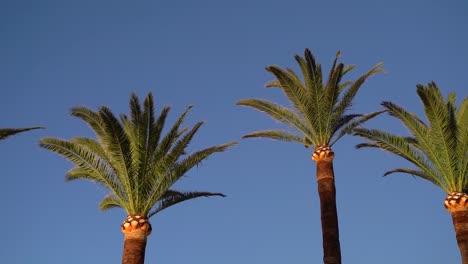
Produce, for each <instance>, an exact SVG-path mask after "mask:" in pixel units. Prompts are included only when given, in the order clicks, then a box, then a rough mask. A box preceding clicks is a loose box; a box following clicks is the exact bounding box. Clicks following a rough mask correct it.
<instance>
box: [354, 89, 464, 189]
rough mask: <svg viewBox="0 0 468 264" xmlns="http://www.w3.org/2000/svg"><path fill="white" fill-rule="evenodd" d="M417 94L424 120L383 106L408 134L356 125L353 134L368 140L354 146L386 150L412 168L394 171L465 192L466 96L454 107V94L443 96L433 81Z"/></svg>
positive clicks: (389, 104) (393, 107)
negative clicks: (401, 124) (404, 160)
mask: <svg viewBox="0 0 468 264" xmlns="http://www.w3.org/2000/svg"><path fill="white" fill-rule="evenodd" d="M417 94H418V96H419V98H420V99H421V102H422V104H423V107H424V113H425V115H426V118H427V123H425V122H424V121H423V120H421V119H420V118H419V117H418V116H417V115H415V114H414V113H410V112H408V111H407V110H405V109H404V108H403V107H400V106H398V105H396V104H394V103H392V102H382V106H383V107H384V108H385V109H386V111H387V112H388V113H389V114H390V115H391V116H393V117H395V118H397V119H399V120H400V121H401V122H402V123H403V125H404V126H405V127H406V128H407V129H408V130H409V132H410V135H409V136H400V135H395V134H391V133H389V132H386V131H382V130H378V129H366V128H358V129H356V130H355V133H354V134H355V135H357V136H361V137H363V138H365V139H367V140H368V142H366V143H362V144H359V145H357V146H356V147H357V148H362V147H373V148H379V149H382V150H386V151H389V152H390V153H393V154H395V155H398V156H400V157H402V158H404V159H406V160H408V161H409V162H410V163H412V164H413V165H414V166H415V167H416V169H414V168H396V169H393V170H390V171H387V172H386V173H385V175H389V174H392V173H396V172H401V173H406V174H410V175H415V176H418V177H421V178H423V179H426V180H428V181H430V182H432V183H434V184H435V185H437V186H440V188H442V189H443V190H444V191H445V192H447V193H452V192H466V191H467V189H468V175H467V173H468V97H465V98H464V100H463V101H462V103H461V105H460V107H459V109H458V110H457V107H456V102H455V101H456V95H455V94H454V93H451V94H449V95H448V96H447V98H446V99H444V97H443V95H442V93H441V91H440V89H439V87H437V85H436V84H435V83H434V82H431V83H429V84H428V85H427V86H424V85H417Z"/></svg>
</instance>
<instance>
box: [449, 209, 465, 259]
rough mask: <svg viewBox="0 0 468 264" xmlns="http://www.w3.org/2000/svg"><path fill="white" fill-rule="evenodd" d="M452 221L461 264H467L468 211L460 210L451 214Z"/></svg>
mask: <svg viewBox="0 0 468 264" xmlns="http://www.w3.org/2000/svg"><path fill="white" fill-rule="evenodd" d="M452 220H453V227H454V228H455V234H456V236H457V243H458V247H459V248H460V254H461V258H462V263H463V264H468V211H467V210H460V211H454V212H452Z"/></svg>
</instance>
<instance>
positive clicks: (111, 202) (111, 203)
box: [99, 194, 125, 211]
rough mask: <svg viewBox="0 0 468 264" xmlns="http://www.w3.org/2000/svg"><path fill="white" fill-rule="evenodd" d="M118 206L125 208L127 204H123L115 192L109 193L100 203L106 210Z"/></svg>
mask: <svg viewBox="0 0 468 264" xmlns="http://www.w3.org/2000/svg"><path fill="white" fill-rule="evenodd" d="M116 207H120V208H125V205H124V204H122V202H121V201H120V200H119V198H118V197H117V196H116V195H114V194H109V195H107V196H106V197H104V199H102V201H101V203H100V204H99V209H100V210H101V211H106V210H109V209H112V208H116Z"/></svg>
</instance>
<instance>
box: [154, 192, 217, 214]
mask: <svg viewBox="0 0 468 264" xmlns="http://www.w3.org/2000/svg"><path fill="white" fill-rule="evenodd" d="M210 196H220V197H225V195H224V194H222V193H210V192H178V191H174V190H167V191H166V192H165V194H164V196H163V197H162V198H161V200H160V201H159V202H158V204H157V205H156V206H155V207H154V208H153V209H152V210H151V211H150V212H149V214H148V218H150V217H152V216H153V215H155V214H157V213H159V212H161V211H162V210H164V209H166V208H169V207H171V206H173V205H176V204H178V203H181V202H184V201H187V200H191V199H195V198H199V197H210Z"/></svg>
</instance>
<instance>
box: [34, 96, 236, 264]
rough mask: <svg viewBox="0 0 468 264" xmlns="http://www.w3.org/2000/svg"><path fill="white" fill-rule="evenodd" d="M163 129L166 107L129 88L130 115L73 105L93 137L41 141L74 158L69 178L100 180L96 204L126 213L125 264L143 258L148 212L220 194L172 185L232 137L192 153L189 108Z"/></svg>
mask: <svg viewBox="0 0 468 264" xmlns="http://www.w3.org/2000/svg"><path fill="white" fill-rule="evenodd" d="M190 108H191V106H189V107H188V108H187V109H186V110H185V112H184V113H183V114H182V115H181V116H180V117H179V118H178V119H177V121H176V122H175V123H174V124H173V126H172V128H170V129H169V130H168V132H167V133H166V134H165V135H163V133H162V131H163V129H164V125H165V121H166V118H167V116H168V113H169V110H170V107H168V106H166V107H164V108H163V109H162V110H161V112H160V114H159V116H157V118H155V115H154V103H153V96H152V94H151V93H149V94H148V96H147V97H146V99H145V101H144V106H143V107H141V105H140V102H139V99H138V97H137V96H136V95H135V94H132V96H131V99H130V116H127V115H124V114H123V115H121V116H120V120H119V119H117V118H116V117H115V116H114V114H113V113H112V112H111V110H110V109H109V108H107V107H106V106H102V107H101V108H100V109H99V111H96V112H95V111H92V110H90V109H88V108H86V107H82V106H79V107H74V108H72V110H71V115H72V116H74V117H78V118H80V119H82V120H83V121H84V122H86V123H87V124H88V125H89V126H90V127H91V129H92V130H93V131H94V133H95V134H96V139H92V138H84V137H75V138H72V139H70V140H61V139H56V138H44V139H42V140H41V141H40V143H39V144H40V146H41V147H43V148H46V149H48V150H51V151H53V152H56V153H58V154H60V155H62V156H63V157H65V158H66V159H68V160H70V161H71V162H72V163H74V164H75V166H76V167H74V168H72V169H71V170H70V171H68V173H67V174H66V179H67V180H76V179H85V180H90V181H93V182H98V183H100V184H102V185H103V186H105V187H106V188H107V189H109V191H110V193H109V194H108V195H107V196H106V197H105V198H104V199H103V200H102V202H101V204H100V205H99V208H100V209H101V210H107V209H110V208H113V207H121V208H123V209H124V210H125V211H126V213H127V215H128V217H127V218H126V219H125V221H124V222H123V224H122V226H121V228H122V232H123V233H124V235H125V238H124V249H123V257H122V263H123V264H142V263H144V257H145V248H146V241H147V237H148V236H149V235H150V233H151V229H152V228H151V224H150V222H149V218H150V217H152V216H153V215H155V214H157V213H159V212H161V211H162V210H164V209H166V208H168V207H170V206H173V205H175V204H177V203H180V202H183V201H186V200H190V199H194V198H197V197H208V196H224V195H223V194H221V193H210V192H180V191H176V190H172V189H171V186H172V185H173V184H174V183H175V182H176V181H177V180H178V179H180V178H181V177H182V176H184V175H185V174H186V173H187V172H188V171H189V170H190V169H191V168H193V167H194V166H197V165H199V164H200V163H201V162H202V161H203V160H205V159H206V158H208V157H209V156H210V155H211V154H213V153H215V152H223V151H225V150H226V149H227V148H228V147H230V146H233V145H235V144H236V143H235V142H231V143H227V144H223V145H219V146H213V147H209V148H205V149H202V150H199V151H196V152H193V153H191V154H188V153H187V152H186V148H187V146H188V145H189V143H190V142H191V140H192V138H193V136H194V135H195V134H196V132H197V131H198V130H199V128H200V127H201V126H202V124H203V122H198V123H196V124H195V126H194V127H193V128H189V127H184V128H181V125H182V122H183V121H184V119H185V117H186V115H187V113H188V111H189V109H190Z"/></svg>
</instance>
